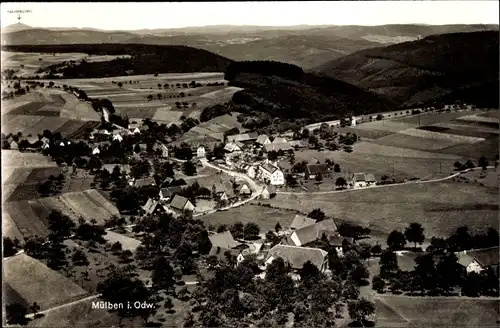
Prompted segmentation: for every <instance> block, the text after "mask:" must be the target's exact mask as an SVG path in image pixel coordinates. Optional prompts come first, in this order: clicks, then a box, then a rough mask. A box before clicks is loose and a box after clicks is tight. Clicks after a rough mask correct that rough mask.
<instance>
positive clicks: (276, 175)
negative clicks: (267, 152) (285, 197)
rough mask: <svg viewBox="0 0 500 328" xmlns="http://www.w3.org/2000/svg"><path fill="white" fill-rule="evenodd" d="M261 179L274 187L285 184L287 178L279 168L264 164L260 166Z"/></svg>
mask: <svg viewBox="0 0 500 328" xmlns="http://www.w3.org/2000/svg"><path fill="white" fill-rule="evenodd" d="M259 175H260V178H261V179H262V180H264V181H268V182H269V183H270V184H271V185H273V186H281V185H283V184H285V176H284V174H283V172H282V171H281V170H280V168H279V167H277V166H276V165H273V164H271V163H264V164H261V165H260V170H259Z"/></svg>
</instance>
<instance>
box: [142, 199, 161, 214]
mask: <svg viewBox="0 0 500 328" xmlns="http://www.w3.org/2000/svg"><path fill="white" fill-rule="evenodd" d="M142 209H143V210H144V212H146V214H156V213H161V212H165V208H164V207H163V206H161V205H160V203H159V202H158V201H156V200H153V199H151V198H149V199H148V201H147V202H146V204H145V205H144V206H143V207H142Z"/></svg>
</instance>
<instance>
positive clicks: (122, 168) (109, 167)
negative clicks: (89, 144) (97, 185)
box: [101, 164, 130, 174]
mask: <svg viewBox="0 0 500 328" xmlns="http://www.w3.org/2000/svg"><path fill="white" fill-rule="evenodd" d="M116 166H118V167H119V168H120V172H121V173H125V174H130V165H128V164H103V165H102V167H101V169H102V170H106V171H108V172H109V173H110V174H111V173H113V170H114V169H115V167H116Z"/></svg>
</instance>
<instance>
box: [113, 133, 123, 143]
mask: <svg viewBox="0 0 500 328" xmlns="http://www.w3.org/2000/svg"><path fill="white" fill-rule="evenodd" d="M113 140H116V141H118V142H122V141H123V137H122V136H121V135H120V134H119V133H117V134H115V135H114V136H113Z"/></svg>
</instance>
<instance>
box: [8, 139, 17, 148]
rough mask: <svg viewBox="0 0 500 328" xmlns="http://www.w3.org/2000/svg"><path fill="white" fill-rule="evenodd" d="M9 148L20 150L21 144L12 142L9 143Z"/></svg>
mask: <svg viewBox="0 0 500 328" xmlns="http://www.w3.org/2000/svg"><path fill="white" fill-rule="evenodd" d="M9 146H10V149H19V144H18V143H17V142H16V141H15V140H12V141H11V142H10V143H9Z"/></svg>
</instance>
